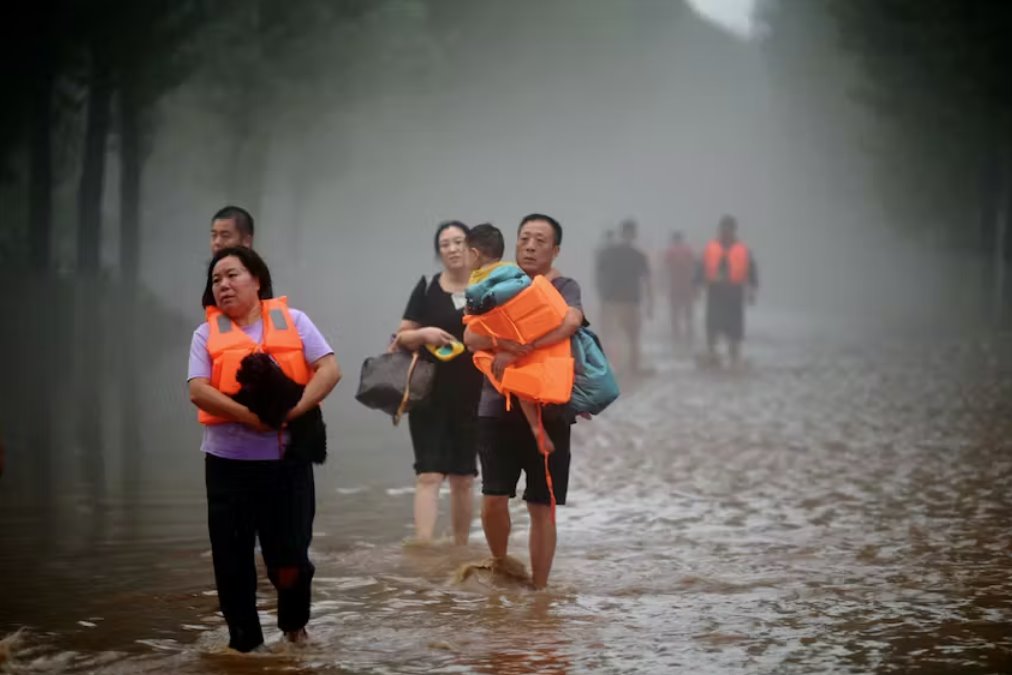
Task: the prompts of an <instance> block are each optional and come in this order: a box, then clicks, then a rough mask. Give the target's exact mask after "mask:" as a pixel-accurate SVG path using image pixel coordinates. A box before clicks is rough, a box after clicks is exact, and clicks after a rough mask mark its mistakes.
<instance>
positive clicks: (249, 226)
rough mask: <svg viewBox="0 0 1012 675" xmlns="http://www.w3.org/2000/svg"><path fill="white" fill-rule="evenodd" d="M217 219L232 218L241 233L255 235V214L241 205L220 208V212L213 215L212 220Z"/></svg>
mask: <svg viewBox="0 0 1012 675" xmlns="http://www.w3.org/2000/svg"><path fill="white" fill-rule="evenodd" d="M216 220H231V221H232V222H233V223H235V229H237V230H239V232H240V233H241V234H248V235H249V236H251V237H252V236H253V215H252V214H251V213H250V212H249V211H247V210H246V209H244V208H242V207H241V206H232V205H231V204H230V205H229V206H226V207H224V208H220V209H218V212H217V213H215V214H214V215H213V216H211V222H212V223H213V222H214V221H216Z"/></svg>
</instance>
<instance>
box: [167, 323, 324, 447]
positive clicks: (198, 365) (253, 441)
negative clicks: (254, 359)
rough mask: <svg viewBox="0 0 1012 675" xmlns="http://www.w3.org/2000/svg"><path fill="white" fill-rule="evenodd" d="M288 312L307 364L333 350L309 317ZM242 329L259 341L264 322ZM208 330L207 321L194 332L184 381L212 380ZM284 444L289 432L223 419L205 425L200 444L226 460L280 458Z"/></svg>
mask: <svg viewBox="0 0 1012 675" xmlns="http://www.w3.org/2000/svg"><path fill="white" fill-rule="evenodd" d="M288 311H289V313H291V315H292V320H293V321H294V322H295V330H296V331H297V332H298V334H299V337H300V338H302V353H303V354H304V355H305V357H306V362H307V363H310V364H312V363H314V362H316V361H318V360H319V359H322V358H323V357H324V356H326V355H327V354H333V353H334V350H333V349H331V348H330V345H329V344H327V340H326V338H324V337H323V335H322V334H321V333H320V331H319V329H317V327H316V326H315V325H314V324H313V322H312V321H311V320H310V318H309V317H308V316H306V315H305V314H304V313H303V312H300V311H299V310H297V309H291V308H289V310H288ZM242 332H243V333H246V335H248V336H249V337H250V338H251V339H252V340H253V341H254V342H256V343H257V344H259V343H260V341H261V340H262V339H263V333H264V324H263V322H262V321H257V322H256V323H253V324H250V325H249V326H243V327H242ZM209 333H210V328H209V327H208V325H207V322H206V321H205V322H204V323H202V324H200V326H198V327H197V330H195V331H193V341H192V342H190V365H189V368H188V369H187V373H186V380H187V382H189V381H190V380H192V379H193V378H195V377H206V378H207V379H209V380H210V379H211V356H210V354H208V353H207V337H208V335H209ZM287 443H288V432H284V434H283V436H282V438H278V433H277V432H276V431H270V432H267V433H260V432H259V431H254V430H253V429H252V428H250V427H248V426H246V425H245V424H239V423H238V422H226V423H224V424H207V425H204V439H203V440H202V441H201V443H200V449H201V450H203V451H204V452H206V453H208V454H211V455H215V456H217V457H224V458H225V459H281V454H282V449H283V444H287Z"/></svg>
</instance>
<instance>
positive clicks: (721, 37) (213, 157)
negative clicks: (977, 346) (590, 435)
mask: <svg viewBox="0 0 1012 675" xmlns="http://www.w3.org/2000/svg"><path fill="white" fill-rule="evenodd" d="M15 4H16V5H18V6H17V7H16V8H14V9H17V10H20V11H21V14H20V18H19V19H18V20H11V21H5V22H3V25H4V28H3V31H4V32H5V33H6V34H5V35H4V36H3V38H4V39H3V40H2V44H3V50H4V57H5V58H3V59H2V61H3V63H4V64H5V65H4V72H3V77H4V82H5V88H6V90H7V92H8V94H9V95H8V97H6V98H7V103H6V104H5V106H4V108H3V110H2V117H0V128H2V129H3V134H2V137H0V160H2V170H3V173H2V181H0V204H2V208H0V214H2V215H0V217H2V219H3V221H2V224H0V259H2V263H0V264H2V270H3V272H2V275H3V277H4V280H5V283H6V285H7V288H8V290H9V292H11V293H12V294H13V297H17V298H18V299H19V300H21V301H22V302H26V303H27V304H28V306H29V307H30V310H29V312H28V314H29V316H31V317H32V319H31V320H30V321H28V322H12V323H11V324H10V325H11V328H10V329H9V330H7V331H5V332H4V336H3V339H4V341H5V342H6V343H8V344H6V345H5V346H6V347H7V351H8V353H13V354H17V355H19V357H18V358H17V359H15V363H13V364H12V365H11V366H10V367H9V374H8V377H6V378H5V386H4V387H3V392H4V396H5V398H6V399H8V400H7V401H6V402H5V405H4V407H3V413H2V414H3V417H2V418H0V425H2V429H3V434H4V437H5V438H6V439H7V444H8V446H9V448H10V451H9V454H10V455H11V457H12V459H11V460H10V462H9V463H10V464H11V465H12V466H16V465H17V464H18V463H19V460H15V459H14V458H18V457H23V458H26V459H28V463H29V464H31V465H33V466H34V467H35V468H34V475H35V477H36V481H35V482H34V485H35V487H36V488H39V487H42V486H45V485H48V480H49V477H51V474H52V472H53V471H58V470H59V469H56V468H54V467H53V466H52V465H51V459H50V455H51V449H52V448H54V447H56V448H64V449H67V448H71V449H75V448H76V450H74V452H76V453H81V454H82V455H84V456H92V457H104V456H105V455H103V452H102V451H101V449H102V448H105V449H106V450H107V451H108V453H107V454H108V455H109V457H116V456H119V457H120V458H121V461H122V462H123V464H124V467H126V468H124V469H123V471H124V475H125V476H129V475H130V474H131V470H130V469H129V466H130V464H131V462H134V461H136V456H137V453H135V452H132V451H130V450H129V448H133V447H140V448H142V451H141V453H140V454H141V455H143V454H145V453H147V454H151V453H158V454H167V453H171V454H172V455H179V456H182V457H189V456H191V454H190V453H192V452H193V451H194V450H195V447H196V444H197V439H198V438H199V428H198V426H197V425H196V424H195V423H193V424H191V421H192V420H191V418H192V413H193V411H192V410H191V406H190V404H189V403H188V401H186V397H185V394H184V384H183V380H184V377H185V376H184V369H185V362H186V355H187V349H188V346H189V335H190V332H191V331H192V330H193V328H194V327H196V325H198V324H199V323H200V322H201V320H202V312H201V309H200V305H199V302H198V298H199V295H200V292H201V290H202V287H203V283H204V278H205V273H206V269H205V266H206V262H207V260H208V258H209V254H208V230H209V225H210V223H209V219H210V216H211V214H212V213H213V212H214V211H215V210H217V209H218V208H219V207H221V206H223V205H225V204H229V203H235V204H239V205H241V206H243V207H245V208H247V209H249V210H251V211H252V212H253V214H254V215H255V217H256V226H257V230H256V244H255V246H256V248H257V250H258V251H260V252H261V253H262V254H263V255H264V256H265V258H266V260H267V262H268V264H269V265H270V267H271V270H272V273H273V275H274V279H275V289H276V291H277V292H278V293H279V294H286V295H288V296H289V298H290V301H291V303H292V305H293V306H295V307H298V308H301V309H304V310H305V311H307V312H308V313H309V315H310V316H311V317H312V318H313V319H314V321H315V322H316V323H317V325H318V326H319V327H320V328H321V329H322V330H323V332H324V334H325V335H326V336H327V337H328V338H329V339H330V340H331V342H332V344H333V346H334V348H335V350H336V352H337V356H338V358H339V360H340V362H341V363H342V365H343V368H344V371H345V380H344V381H343V382H342V384H341V385H340V386H339V388H338V390H337V391H336V392H335V394H334V395H333V396H331V398H330V399H329V400H328V402H327V416H328V421H329V422H330V423H331V424H332V425H333V429H334V431H335V432H336V433H335V434H334V436H333V438H334V440H333V443H334V445H335V446H338V447H335V451H336V452H335V456H338V457H344V459H341V460H339V461H341V462H349V463H350V467H351V470H350V471H349V473H345V474H343V475H357V474H355V473H354V470H355V469H356V468H362V467H359V466H358V465H357V464H355V462H356V460H355V459H354V457H355V453H356V452H357V451H358V450H359V449H361V448H370V449H371V450H370V451H376V452H388V453H392V454H396V455H397V456H400V455H404V456H405V457H406V452H407V438H406V432H403V430H396V431H395V430H391V429H390V428H389V424H388V423H387V422H386V420H385V419H383V418H382V416H378V415H375V414H373V413H367V412H366V411H365V410H364V409H363V408H361V407H360V406H359V405H358V404H357V403H355V402H354V400H353V398H352V397H353V394H354V389H355V385H356V383H357V376H358V370H359V367H360V364H361V362H362V360H363V358H365V357H366V356H368V355H370V354H372V353H375V352H378V351H380V350H382V349H383V347H384V346H385V344H386V341H387V339H388V337H389V335H390V333H391V331H392V330H393V329H394V327H395V326H396V324H397V321H398V319H399V317H400V314H401V312H402V310H403V307H404V305H405V303H406V300H407V296H408V292H409V291H410V289H411V288H412V286H413V284H414V282H415V281H416V280H417V278H418V277H419V276H420V275H422V274H426V275H428V274H431V273H433V272H434V271H436V270H437V263H436V259H435V257H434V253H433V249H432V234H433V231H434V228H435V226H436V224H437V223H438V222H440V221H442V220H446V219H451V218H455V219H461V220H463V221H465V222H467V223H471V224H474V223H477V222H482V221H491V222H493V223H495V224H496V225H498V226H500V227H501V228H503V230H504V231H505V232H506V233H507V235H508V246H512V242H513V236H512V235H513V233H514V232H515V227H516V224H517V223H518V222H519V219H520V217H521V216H522V215H524V214H525V213H528V212H530V211H542V212H546V213H550V214H552V215H553V216H555V217H556V218H558V219H559V220H560V221H561V223H562V224H563V226H564V228H565V239H564V241H563V245H562V255H561V256H560V259H559V261H558V266H559V267H560V269H562V270H563V271H564V272H565V273H566V274H568V275H571V276H574V277H575V278H577V279H578V280H579V281H580V282H581V283H582V285H583V289H584V294H585V301H586V303H587V305H588V316H589V318H590V319H591V321H592V322H593V320H594V307H595V303H594V294H593V287H594V286H593V279H592V264H591V263H592V259H593V252H594V249H595V247H596V246H597V245H598V244H599V243H600V241H601V238H602V235H603V232H604V231H605V230H606V229H608V228H612V227H614V226H615V224H616V223H617V222H618V221H619V220H620V219H622V218H624V217H628V216H631V217H634V218H636V219H637V220H638V221H639V223H640V228H641V235H640V242H639V243H640V245H641V246H643V247H644V248H646V249H648V250H650V251H659V250H660V249H661V248H662V247H663V245H664V244H665V243H666V241H667V238H668V236H669V234H670V232H671V231H672V230H674V229H680V230H684V231H685V232H686V233H687V235H688V239H689V241H690V243H692V244H693V245H695V246H696V247H701V246H702V245H703V244H704V243H705V241H706V239H707V238H708V237H709V236H711V234H712V233H713V231H714V229H715V226H716V223H717V220H718V218H719V217H720V215H721V214H723V213H731V214H734V215H735V216H736V217H737V218H738V219H739V221H740V223H741V230H740V234H741V236H742V238H743V240H744V241H745V242H746V243H747V244H749V246H751V247H752V248H753V250H754V251H755V255H756V258H757V260H758V264H759V266H760V268H761V272H762V289H761V294H760V306H759V308H758V309H757V310H756V311H757V312H758V313H759V314H760V315H762V314H763V313H767V314H768V313H780V314H783V315H789V316H792V317H795V320H796V321H800V322H802V323H806V324H811V325H820V324H823V325H826V326H829V328H828V329H827V330H831V331H834V332H838V331H839V330H841V327H844V328H845V329H847V330H850V329H860V330H868V329H871V330H905V331H908V332H910V333H912V334H932V333H936V332H943V331H952V330H961V329H964V328H972V329H974V330H976V329H978V328H983V329H988V328H991V327H995V326H1001V325H1003V321H1007V317H1008V314H1009V313H1008V311H1007V310H1008V304H1009V300H1008V298H1009V292H1008V289H1009V281H1008V276H1009V275H1008V274H1006V272H1005V266H1006V265H1007V261H1008V259H1009V258H1010V257H1012V243H1010V242H1009V239H1010V237H1008V236H1007V235H1006V234H1005V232H1006V229H1007V223H1008V218H1009V208H1008V206H1009V190H1008V187H1009V184H1010V175H1012V172H1010V170H1009V166H1010V162H1009V157H1010V154H1009V148H1010V147H1012V144H1010V140H1009V139H1010V132H1012V127H1010V125H1009V119H1010V110H1012V103H1010V100H1012V99H1010V85H1009V81H1008V80H1009V78H1008V76H1007V74H1006V72H1005V71H1006V69H1005V66H1004V64H1007V63H1009V62H1012V59H1010V58H1009V56H1010V54H1009V50H1010V46H1009V45H1010V42H1009V41H1008V40H1007V39H1005V36H1007V35H1008V32H1009V30H1010V29H1012V18H1010V16H1012V15H1010V11H1009V8H1008V7H1007V6H1006V5H1003V4H1001V3H989V2H967V3H953V2H944V1H942V0H937V1H930V2H914V1H907V2H895V3H889V4H887V5H883V4H882V3H878V2H874V1H872V0H863V1H856V2H844V1H843V0H818V1H812V2H808V1H805V0H780V1H779V2H775V1H773V0H768V1H765V2H758V3H756V4H755V6H754V8H753V9H754V16H753V20H752V27H753V30H752V32H751V33H750V34H749V35H747V36H746V35H742V34H734V33H732V32H728V31H725V30H722V29H721V28H719V27H718V26H717V25H715V24H714V23H713V22H712V21H709V20H706V19H704V18H703V17H701V16H700V15H699V13H698V12H697V11H696V10H695V9H694V8H693V7H692V6H691V5H689V4H687V3H686V2H683V1H681V0H640V1H637V2H628V3H619V2H608V1H605V0H596V1H588V0H555V1H553V2H535V1H530V0H523V1H514V2H468V1H465V0H371V1H367V0H345V1H342V2H324V1H323V0H286V1H284V2H279V1H278V0H257V1H255V2H239V1H237V0H234V1H232V2H215V3H210V2H202V1H198V0H187V1H182V2H181V1H170V0H164V1H162V2H153V3H143V4H137V3H129V2H125V1H122V0H102V1H99V0H95V1H92V2H61V1H59V0H50V1H49V2H33V3H15ZM700 4H701V3H700ZM12 11H13V10H12ZM899 46H902V47H903V49H899ZM155 439H158V442H157V443H156V442H155ZM115 447H118V448H119V452H118V453H117V452H115V451H112V450H111V448H115ZM342 447H343V448H345V449H347V451H348V452H347V453H345V452H342V450H341V448H342ZM353 450H354V451H355V452H353ZM104 461H106V460H103V462H104ZM103 462H98V465H99V466H97V467H96V466H95V465H94V463H93V462H92V463H88V462H86V463H85V466H87V467H89V468H87V469H86V470H85V471H86V472H91V473H92V474H93V478H94V480H95V481H96V482H97V483H98V484H101V483H103V481H104V479H103V478H102V476H103V475H104V472H105V470H106V469H105V468H102V465H103ZM403 464H404V470H405V472H407V471H408V469H409V467H408V462H406V461H405V462H404V463H403ZM22 465H24V464H22ZM342 466H346V465H344V464H342ZM363 466H364V465H363ZM106 468H108V467H106ZM17 470H18V469H16V468H12V469H11V471H17ZM363 470H365V469H364V468H363ZM405 475H407V473H405ZM5 482H6V483H8V484H9V485H10V486H12V487H13V488H14V489H18V487H17V486H18V484H19V482H20V481H5ZM130 482H131V480H130V479H124V485H128V484H129V483H130ZM22 485H23V484H22ZM5 487H7V486H5Z"/></svg>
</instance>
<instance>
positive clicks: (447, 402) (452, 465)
mask: <svg viewBox="0 0 1012 675" xmlns="http://www.w3.org/2000/svg"><path fill="white" fill-rule="evenodd" d="M467 230H468V228H467V226H466V225H464V224H463V223H460V222H457V221H449V222H445V223H442V224H441V225H440V226H439V227H438V228H437V230H436V237H435V248H436V254H437V255H438V256H439V259H440V261H441V262H442V265H443V271H442V272H440V273H438V274H436V275H435V276H433V277H432V279H431V280H429V281H426V279H425V278H424V277H422V279H420V280H419V282H418V284H417V285H416V286H415V289H414V291H413V292H412V293H411V298H410V299H409V300H408V306H407V308H406V309H405V310H404V317H403V319H402V320H401V325H400V327H399V328H398V330H397V337H396V339H395V341H394V344H395V346H396V347H400V348H402V349H407V350H409V351H416V350H417V351H418V352H419V353H420V355H421V358H425V359H429V360H430V361H432V362H434V363H435V364H436V378H435V382H434V383H433V388H432V393H431V394H430V395H429V398H428V399H427V400H426V401H425V403H424V404H422V405H419V406H416V407H415V408H414V409H412V410H411V411H410V412H409V413H408V426H409V427H410V429H411V443H412V445H413V446H414V450H415V475H416V480H415V536H416V538H417V539H418V540H419V541H430V540H432V538H433V533H434V531H435V529H436V520H437V518H438V515H439V488H440V486H441V485H442V484H443V480H444V479H446V478H449V479H450V520H451V522H452V525H453V538H454V541H455V542H456V543H457V544H466V543H467V537H468V534H469V532H470V530H471V519H472V516H473V511H474V497H473V495H472V492H473V488H474V477H475V476H476V475H477V474H478V467H477V439H476V433H477V431H476V429H477V412H478V398H479V396H480V394H481V382H482V376H481V373H480V372H479V371H478V369H477V368H475V367H474V364H473V362H472V360H471V357H470V355H469V354H468V353H467V352H466V351H465V352H463V353H462V354H460V355H459V356H457V357H455V358H453V359H452V360H450V361H445V362H444V361H440V360H438V359H436V358H435V357H434V356H433V355H432V353H431V352H429V350H428V349H425V346H426V345H432V346H433V347H439V346H443V345H448V344H452V343H453V342H460V341H462V340H463V337H464V324H463V316H464V290H465V289H466V288H467V281H468V278H469V277H470V274H471V265H470V258H469V256H468V252H467V247H466V244H465V237H466V236H467Z"/></svg>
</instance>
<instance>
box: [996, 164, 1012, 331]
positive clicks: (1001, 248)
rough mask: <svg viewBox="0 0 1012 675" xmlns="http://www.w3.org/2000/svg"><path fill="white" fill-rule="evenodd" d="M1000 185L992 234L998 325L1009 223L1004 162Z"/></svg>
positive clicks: (1002, 313)
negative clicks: (993, 232)
mask: <svg viewBox="0 0 1012 675" xmlns="http://www.w3.org/2000/svg"><path fill="white" fill-rule="evenodd" d="M1001 173H1002V176H1001V179H1002V180H1001V184H1000V186H999V188H998V208H997V209H995V216H994V217H995V221H994V227H995V234H994V318H995V322H996V323H997V324H998V325H1001V324H1002V323H1003V322H1004V321H1005V317H1006V314H1007V312H1006V304H1007V302H1008V298H1007V297H1006V286H1007V285H1008V282H1007V281H1006V279H1007V272H1006V270H1007V262H1006V259H1005V257H1006V253H1005V250H1006V249H1007V248H1008V229H1009V228H1008V221H1009V215H1010V214H1009V196H1010V195H1009V173H1010V172H1009V167H1008V160H1007V159H1006V160H1005V162H1004V167H1003V170H1002V172H1001Z"/></svg>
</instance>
